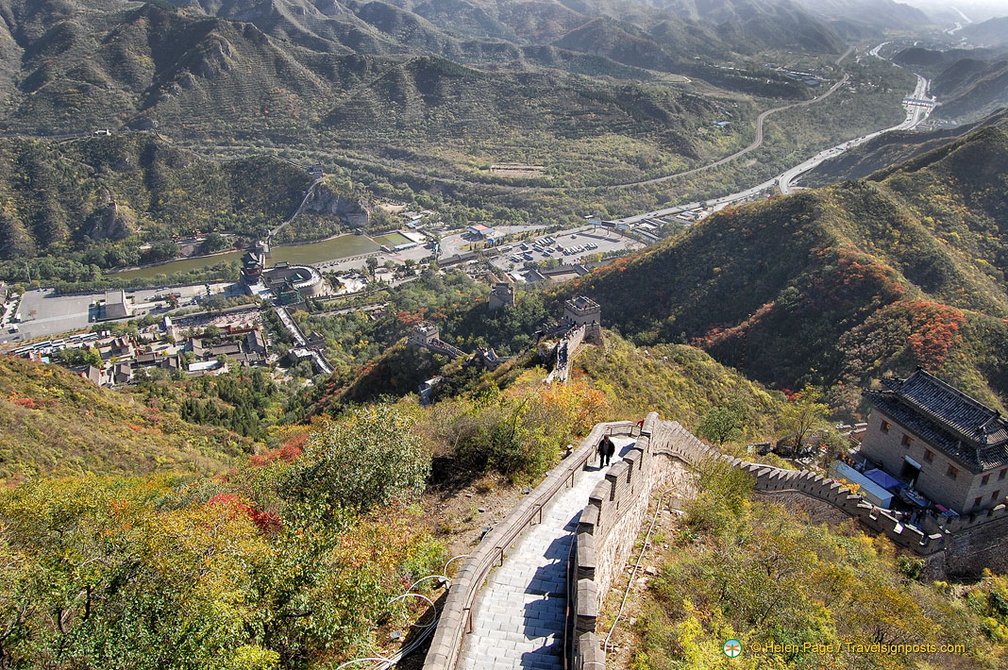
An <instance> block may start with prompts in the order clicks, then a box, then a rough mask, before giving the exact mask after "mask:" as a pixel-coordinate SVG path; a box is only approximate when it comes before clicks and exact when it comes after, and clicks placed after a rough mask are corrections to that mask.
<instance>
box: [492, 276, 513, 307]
mask: <svg viewBox="0 0 1008 670" xmlns="http://www.w3.org/2000/svg"><path fill="white" fill-rule="evenodd" d="M514 304H515V291H514V286H512V285H511V284H509V283H508V282H506V281H501V282H497V283H496V284H495V285H494V287H493V291H491V292H490V304H489V308H490V311H491V312H495V311H497V310H498V309H503V308H506V307H514Z"/></svg>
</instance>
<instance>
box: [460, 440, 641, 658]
mask: <svg viewBox="0 0 1008 670" xmlns="http://www.w3.org/2000/svg"><path fill="white" fill-rule="evenodd" d="M599 426H601V427H602V430H601V431H600V432H601V435H623V434H626V435H633V434H634V432H635V429H636V428H637V426H636V425H635V424H634V423H633V422H631V421H619V422H612V423H607V424H597V426H596V427H599ZM601 435H597V434H596V432H595V430H592V432H591V433H590V434H589V435H588V437H587V438H585V440H584V441H583V442H582V443H581V446H580V447H579V448H578V449H577V450H576V451H575V452H574V454H572V455H571V457H570V458H569V459H568V460H566V461H565V462H564V463H563V464H562V466H561V467H562V468H563V470H565V471H566V470H569V472H570V477H568V476H567V475H566V474H565V475H564V476H563V477H554V478H553V481H550V480H549V478H547V480H546V481H544V482H543V483H542V484H540V485H539V487H537V488H536V489H535V491H533V492H532V495H533V496H534V497H533V498H532V500H535V501H536V502H537V503H539V504H538V505H536V504H533V505H530V506H529V508H528V510H526V512H525V513H524V514H522V515H521V516H520V517H517V518H515V519H512V520H510V528H509V529H508V530H507V532H505V533H504V534H503V535H502V536H500V537H499V538H495V542H493V543H492V544H488V545H486V546H487V547H492V549H490V550H486V549H484V548H483V547H480V548H478V549H477V550H476V555H474V556H473V555H471V556H470V560H473V559H474V558H475V559H477V562H476V563H475V564H473V566H470V565H469V563H466V564H464V565H463V567H462V570H461V571H460V572H462V571H466V570H467V569H469V568H471V567H475V570H473V571H472V572H474V574H473V575H472V580H471V584H470V585H469V588H468V590H467V592H466V594H465V596H464V599H463V601H462V607H461V611H462V612H465V613H466V614H467V622H468V623H469V624H471V620H472V606H473V603H474V602H475V601H476V595H477V593H479V590H480V587H481V586H482V583H483V580H484V579H485V578H486V576H487V574H488V573H489V572H490V569H491V568H492V567H493V564H494V563H495V562H496V561H498V560H499V561H500V562H501V564H503V562H504V549H505V548H506V547H509V546H511V543H512V542H514V540H515V538H517V537H518V536H519V535H520V534H521V533H522V531H524V530H525V528H526V527H527V526H528V525H529V523H530V522H531V521H532V519H533V517H535V516H536V515H537V514H539V513H540V512H541V510H542V508H543V507H544V506H545V505H546V503H547V502H548V501H549V500H550V499H552V498H553V496H555V495H556V494H557V492H558V491H559V490H560V489H561V488H562V487H564V486H565V485H566V484H567V481H568V479H570V480H571V485H573V479H574V477H575V475H576V473H577V472H578V470H581V469H583V468H584V465H585V464H586V463H587V462H588V461H589V460H590V459H591V457H592V455H593V454H594V453H595V444H594V443H595V441H596V438H597V437H601ZM506 521H508V520H506ZM487 537H490V536H489V535H488V536H487ZM457 578H458V577H457V576H456V580H457ZM456 583H457V581H456ZM450 597H451V595H450V594H449V598H450ZM447 606H448V603H447V602H446V603H445V608H447ZM445 611H446V610H445ZM468 628H470V625H463V626H459V627H458V629H457V630H455V631H453V632H452V634H451V647H450V648H449V651H448V667H449V668H455V667H456V666H457V664H458V661H459V656H460V654H461V651H462V642H463V641H464V639H465V636H466V634H467V633H469V632H471V631H470V630H468Z"/></svg>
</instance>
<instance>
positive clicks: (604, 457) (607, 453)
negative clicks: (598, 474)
mask: <svg viewBox="0 0 1008 670" xmlns="http://www.w3.org/2000/svg"><path fill="white" fill-rule="evenodd" d="M598 453H599V467H602V468H604V467H606V466H607V465H609V462H610V459H612V456H613V454H615V453H616V445H615V444H613V441H612V440H610V439H609V436H608V435H606V436H605V437H603V438H602V441H601V442H599V443H598Z"/></svg>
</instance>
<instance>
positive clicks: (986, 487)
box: [861, 369, 1008, 513]
mask: <svg viewBox="0 0 1008 670" xmlns="http://www.w3.org/2000/svg"><path fill="white" fill-rule="evenodd" d="M882 385H883V388H882V389H881V390H879V391H868V392H866V393H865V394H864V395H865V398H866V399H867V400H868V402H869V403H870V404H871V406H872V413H871V417H870V419H869V422H868V430H867V432H866V433H865V436H864V439H863V440H862V443H861V453H862V454H863V455H864V456H865V457H867V458H868V459H870V460H872V461H875V462H879V463H882V465H883V469H884V470H886V471H887V472H889V473H890V474H892V475H895V476H897V477H899V478H900V479H902V480H904V481H906V482H908V483H912V484H914V486H915V488H916V489H917V490H919V491H920V492H921V493H923V494H924V495H925V496H927V497H928V498H930V499H931V500H932V501H934V502H936V503H938V504H941V505H943V506H945V507H948V508H950V509H953V510H955V511H957V512H960V513H963V512H971V511H975V510H978V509H984V508H988V507H993V506H995V505H997V504H999V503H1001V502H1003V501H1004V498H1005V495H1006V494H1008V479H1006V474H1008V421H1006V420H1005V419H1004V418H1002V416H1001V414H1000V412H998V411H997V410H994V409H991V408H990V407H987V406H986V405H984V404H983V403H981V402H980V401H978V400H976V399H975V398H972V397H970V396H969V395H967V394H965V393H963V392H962V391H959V390H958V389H956V388H954V387H952V386H950V385H948V384H946V383H945V382H943V381H941V380H940V379H938V378H937V377H935V376H934V375H932V374H931V373H929V372H927V371H926V370H923V369H918V370H917V371H916V372H914V373H913V374H912V375H910V376H909V377H907V378H906V379H903V380H899V379H887V380H883V382H882Z"/></svg>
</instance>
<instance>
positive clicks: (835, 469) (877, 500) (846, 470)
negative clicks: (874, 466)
mask: <svg viewBox="0 0 1008 670" xmlns="http://www.w3.org/2000/svg"><path fill="white" fill-rule="evenodd" d="M876 472H880V471H879V470H876ZM830 474H831V475H832V476H833V477H835V478H837V479H845V480H847V481H848V482H850V483H851V484H857V485H858V486H860V487H861V490H860V491H858V493H859V494H860V495H862V496H864V498H865V500H868V501H869V502H871V503H873V504H875V505H878V506H879V507H885V508H889V507H891V506H892V498H893V496H892V494H891V493H889V492H888V491H886V490H885V489H884V488H882V487H881V486H879V485H878V484H876V483H875V482H874V481H872V480H871V479H868V478H867V477H865V476H864V475H863V474H862V473H860V472H858V471H857V470H855V469H854V468H852V467H851V466H849V465H847V464H846V463H841V462H840V461H833V464H832V465H831V466H830ZM882 474H885V473H884V472H883V473H882Z"/></svg>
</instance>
